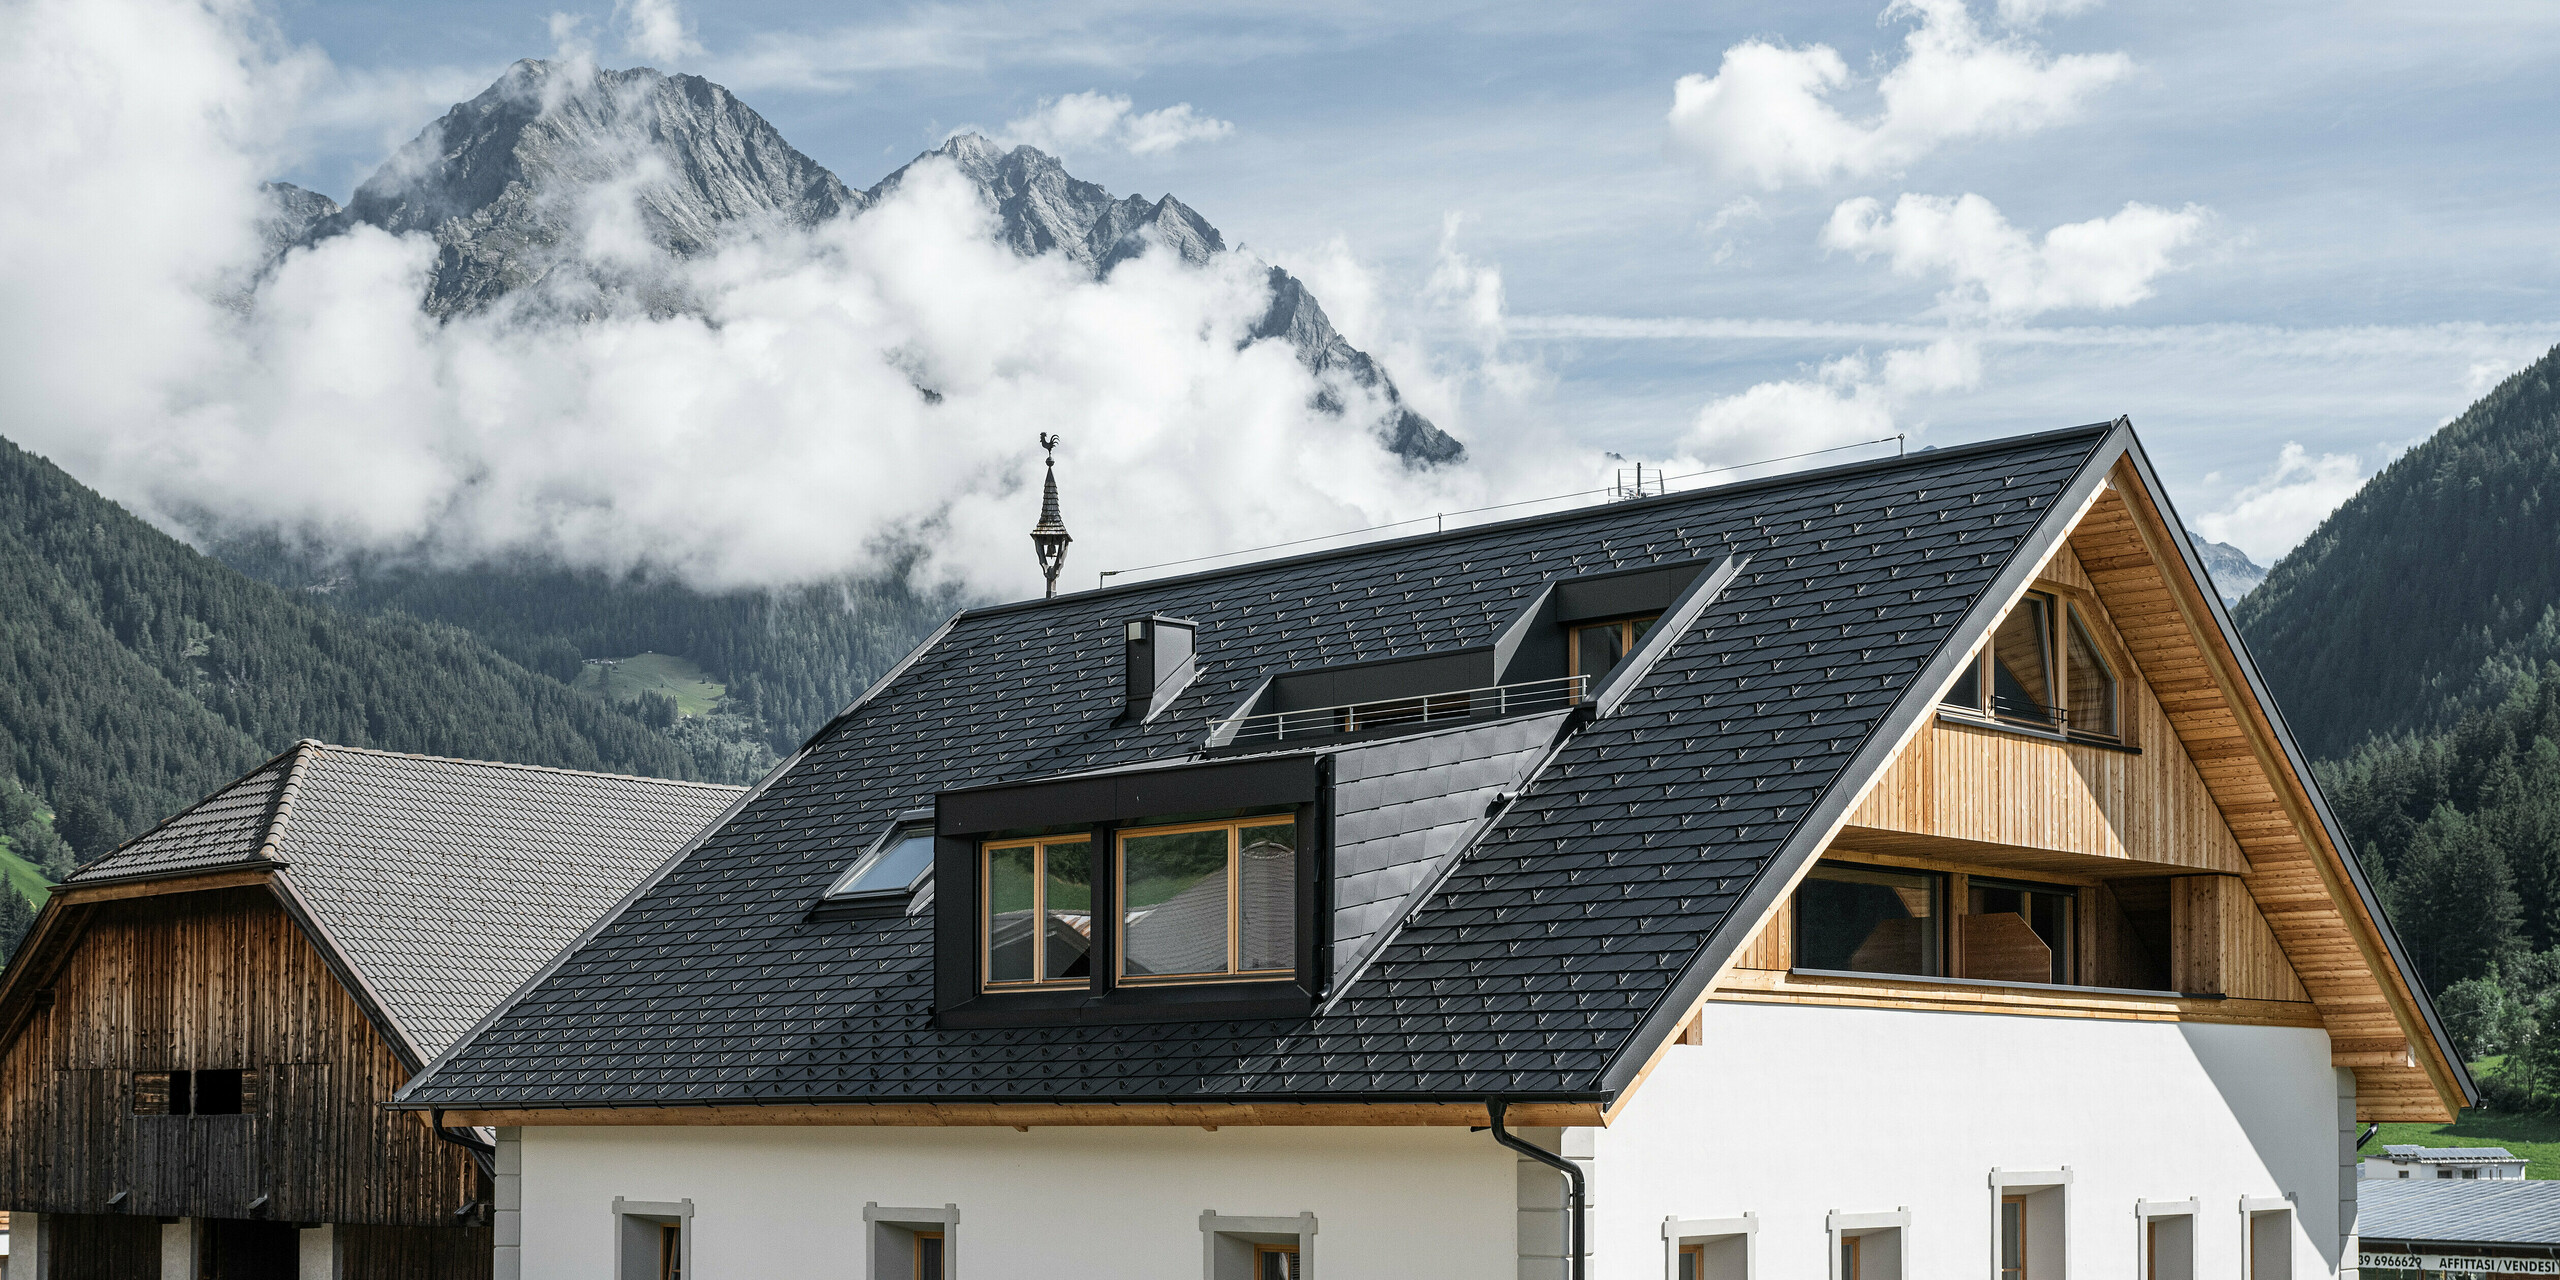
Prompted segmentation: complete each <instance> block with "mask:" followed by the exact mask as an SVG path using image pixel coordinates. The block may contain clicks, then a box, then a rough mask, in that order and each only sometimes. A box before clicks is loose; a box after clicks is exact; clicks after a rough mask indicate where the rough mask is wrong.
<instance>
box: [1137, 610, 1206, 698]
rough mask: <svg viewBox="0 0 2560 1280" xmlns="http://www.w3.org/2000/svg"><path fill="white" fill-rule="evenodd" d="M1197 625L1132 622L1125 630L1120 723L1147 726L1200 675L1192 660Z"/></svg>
mask: <svg viewBox="0 0 2560 1280" xmlns="http://www.w3.org/2000/svg"><path fill="white" fill-rule="evenodd" d="M1197 625H1198V624H1196V623H1193V622H1192V621H1190V620H1189V619H1186V618H1166V617H1160V616H1150V617H1144V618H1131V619H1130V620H1129V621H1128V622H1127V623H1126V624H1124V626H1123V627H1122V631H1121V634H1122V637H1123V639H1122V651H1123V656H1122V659H1121V671H1122V673H1123V675H1122V688H1123V689H1124V690H1126V694H1125V696H1124V697H1123V699H1122V701H1121V708H1120V722H1121V723H1123V724H1144V723H1146V722H1147V721H1149V720H1153V719H1155V718H1156V717H1157V716H1159V715H1162V714H1164V709H1165V708H1166V707H1167V706H1170V705H1172V703H1173V700H1174V697H1175V696H1176V695H1178V694H1180V693H1181V692H1182V691H1183V689H1184V688H1186V687H1188V686H1189V685H1190V683H1191V678H1192V676H1194V675H1196V674H1197V673H1198V667H1197V665H1196V664H1195V663H1194V662H1193V661H1192V658H1191V633H1192V631H1193V630H1194V629H1195V628H1196V627H1197Z"/></svg>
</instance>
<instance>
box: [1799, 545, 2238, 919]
mask: <svg viewBox="0 0 2560 1280" xmlns="http://www.w3.org/2000/svg"><path fill="white" fill-rule="evenodd" d="M2040 578H2041V581H2039V583H2038V584H2037V585H2038V586H2039V587H2042V588H2045V589H2049V590H2051V589H2059V594H2061V595H2063V596H2064V598H2066V599H2069V600H2071V601H2072V602H2073V603H2075V604H2077V605H2079V606H2080V610H2081V613H2082V616H2084V617H2085V618H2087V619H2088V621H2089V624H2090V628H2091V630H2092V631H2094V632H2096V633H2097V637H2098V642H2099V645H2100V647H2102V648H2104V649H2105V650H2106V651H2107V655H2106V656H2107V662H2108V665H2109V666H2111V667H2113V668H2115V671H2116V678H2117V691H2118V693H2117V702H2118V708H2119V710H2118V714H2119V715H2120V716H2121V717H2122V718H2123V720H2124V726H2123V728H2124V737H2125V740H2126V741H2127V742H2128V743H2129V744H2131V745H2134V746H2137V747H2139V748H2140V749H2141V753H2140V754H2138V755H2137V754H2133V753H2131V752H2124V751H2113V750H2109V749H2107V748H2105V747H2098V746H2086V745H2079V744H2072V743H2062V742H2055V741H2051V740H2048V739H2043V738H2034V737H2028V736H2025V735H2022V734H2016V733H2007V732H2003V731H2001V730H1998V729H1991V728H1975V727H1973V726H1970V725H1963V724H1951V723H1946V722H1939V723H1936V724H1932V725H1929V726H1927V727H1925V728H1923V729H1922V730H1921V731H1920V734H1919V736H1918V737H1916V738H1914V739H1913V740H1912V741H1911V743H1910V744H1909V745H1908V746H1906V747H1904V748H1903V750H1902V752H1901V753H1900V754H1899V755H1897V756H1896V757H1895V758H1894V760H1893V763H1892V764H1891V765H1889V766H1887V768H1886V770H1885V773H1884V776H1883V777H1882V778H1880V779H1878V780H1877V782H1876V784H1875V785H1874V786H1873V787H1871V788H1869V789H1868V792H1867V794H1866V796H1865V797H1864V798H1862V799H1861V800H1860V801H1859V803H1858V806H1857V808H1856V809H1854V810H1852V811H1851V812H1850V815H1849V823H1848V825H1849V826H1850V827H1851V828H1853V829H1858V830H1855V831H1853V832H1852V833H1851V834H1850V835H1849V836H1848V838H1847V839H1846V840H1845V841H1844V843H1855V844H1858V845H1860V847H1879V848H1882V847H1885V846H1884V842H1885V841H1889V840H1890V837H1891V835H1893V834H1904V835H1922V836H1931V837H1936V838H1939V839H1949V840H1966V841H1975V842H1979V843H1983V844H1995V845H2007V846H2012V847H2016V848H2021V849H2040V850H2051V851H2054V852H2059V853H2069V854H2080V855H2085V856H2090V857H2100V858H2118V859H2127V860H2132V861H2140V862H2151V863H2159V864H2163V865H2164V866H2167V867H2192V868H2195V869H2197V870H2204V871H2224V872H2235V873H2236V872H2243V871H2246V870H2248V867H2249V864H2248V861H2247V860H2246V859H2245V858H2243V857H2242V856H2241V853H2240V843H2239V841H2238V840H2237V839H2235V838H2234V837H2233V836H2232V834H2231V828H2230V827H2229V825H2227V824H2226V823H2224V821H2223V820H2222V813H2221V811H2220V810H2219V809H2218V808H2217V807H2216V806H2215V804H2214V798H2213V793H2212V792H2211V791H2210V790H2208V789H2207V788H2206V786H2205V783H2204V777H2203V775H2202V774H2200V773H2198V772H2197V770H2196V766H2195V763H2194V761H2192V760H2191V759H2189V758H2188V756H2187V751H2186V748H2185V746H2184V745H2183V744H2181V743H2180V742H2179V741H2178V735H2177V733H2176V732H2175V731H2174V730H2173V729H2172V728H2171V727H2170V724H2169V720H2168V716H2167V714H2166V712H2164V711H2163V710H2162V709H2161V705H2160V699H2159V697H2158V696H2157V695H2156V694H2154V693H2153V692H2152V691H2151V688H2150V686H2149V684H2148V683H2147V682H2145V681H2144V680H2143V678H2142V670H2141V667H2140V666H2139V665H2138V664H2137V663H2135V662H2134V661H2133V659H2132V655H2131V654H2130V653H2129V652H2127V651H2126V649H2125V647H2124V645H2123V644H2122V643H2121V642H2120V641H2118V640H2117V638H2116V635H2115V625H2114V620H2113V619H2112V618H2111V617H2109V616H2108V613H2107V610H2106V608H2105V606H2104V605H2103V604H2102V603H2101V602H2100V601H2099V600H2098V598H2097V595H2096V593H2095V591H2094V590H2093V589H2092V588H2091V587H2090V586H2089V580H2088V576H2087V575H2086V574H2085V573H2084V572H2082V570H2081V567H2080V562H2079V558H2078V557H2077V556H2075V555H2073V554H2072V552H2071V548H2070V547H2069V546H2067V545H2066V546H2064V547H2063V548H2062V549H2061V550H2060V551H2058V552H2056V553H2055V555H2054V557H2053V559H2052V560H2051V561H2049V562H2048V563H2047V564H2046V565H2045V566H2044V568H2043V570H2042V571H2041V574H2040ZM1910 851H1911V852H1918V850H1917V849H1916V848H1915V849H1912V850H1910Z"/></svg>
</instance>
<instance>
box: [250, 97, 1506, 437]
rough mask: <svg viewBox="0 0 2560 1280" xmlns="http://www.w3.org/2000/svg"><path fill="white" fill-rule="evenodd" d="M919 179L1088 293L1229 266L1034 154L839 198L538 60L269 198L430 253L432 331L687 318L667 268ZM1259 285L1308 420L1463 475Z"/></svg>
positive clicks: (279, 223)
mask: <svg viewBox="0 0 2560 1280" xmlns="http://www.w3.org/2000/svg"><path fill="white" fill-rule="evenodd" d="M928 160H939V161H948V162H949V163H950V164H952V165H953V166H954V167H956V168H957V169H958V170H959V171H960V173H961V174H962V176H964V177H965V178H967V179H968V180H969V182H970V183H971V184H973V185H974V186H975V187H976V188H977V189H978V191H979V193H980V194H981V196H982V197H983V198H984V199H985V200H986V202H987V204H988V206H989V207H990V208H992V209H993V210H994V211H995V213H996V216H997V220H998V227H999V229H998V235H999V237H1000V238H1001V239H1002V240H1003V241H1004V243H1005V244H1006V245H1008V246H1009V247H1011V248H1012V249H1013V251H1014V252H1016V253H1018V254H1021V255H1023V256H1025V257H1032V256H1037V255H1040V254H1044V253H1057V254H1063V255H1065V256H1066V257H1067V258H1068V259H1069V260H1071V261H1073V262H1075V263H1076V264H1077V265H1079V266H1081V267H1082V268H1084V269H1085V270H1086V271H1089V272H1091V273H1092V274H1093V277H1094V278H1095V279H1097V280H1099V279H1102V278H1104V277H1106V276H1108V275H1109V274H1110V273H1111V270H1112V268H1114V267H1116V266H1118V265H1119V264H1121V263H1123V262H1126V261H1128V260H1129V259H1131V258H1134V257H1137V256H1139V255H1140V254H1143V253H1145V252H1147V251H1148V249H1149V248H1151V247H1153V246H1155V245H1159V244H1161V245H1164V246H1165V247H1167V248H1169V249H1171V250H1172V251H1173V252H1175V253H1177V254H1179V255H1180V256H1181V257H1182V259H1183V260H1184V261H1186V262H1193V263H1204V262H1207V261H1209V260H1210V259H1211V258H1212V257H1214V256H1216V255H1218V254H1222V253H1226V252H1228V251H1229V249H1228V246H1227V242H1226V238H1225V237H1224V236H1222V235H1220V234H1219V233H1218V229H1217V228H1216V227H1213V226H1211V225H1209V221H1208V219H1206V218H1203V217H1201V216H1200V214H1199V213H1198V212H1196V211H1195V210H1193V209H1192V208H1191V207H1190V206H1188V205H1185V204H1184V203H1182V202H1181V201H1179V200H1176V199H1174V198H1173V197H1172V196H1171V195H1169V194H1168V195H1164V196H1160V197H1158V198H1156V199H1154V200H1148V199H1146V198H1144V197H1142V196H1137V195H1129V196H1120V197H1115V196H1113V195H1112V194H1111V193H1110V192H1109V191H1107V190H1104V189H1103V188H1102V187H1101V186H1099V185H1097V184H1095V183H1091V182H1086V181H1083V180H1081V179H1079V178H1077V177H1075V176H1074V175H1073V174H1070V173H1068V172H1067V170H1066V166H1065V165H1063V164H1061V163H1059V161H1058V158H1057V157H1055V156H1052V155H1050V154H1048V153H1047V152H1044V151H1041V150H1039V149H1038V148H1036V147H1027V146H1017V147H1013V148H1010V149H1008V148H1005V147H1003V146H1000V145H999V144H997V143H996V142H994V141H993V140H991V139H989V138H986V137H985V136H983V135H980V134H976V133H962V134H955V135H953V136H952V137H950V138H948V139H946V140H944V142H943V143H942V145H940V146H938V147H935V148H934V149H933V150H931V151H927V152H925V153H924V154H923V155H920V156H918V157H916V159H915V160H914V161H911V162H909V163H908V164H907V165H906V166H904V167H901V168H900V169H899V170H898V171H897V172H895V173H892V174H890V175H889V176H888V177H886V178H884V179H882V180H881V181H880V182H879V184H878V185H876V186H874V187H872V188H871V189H870V190H868V191H856V190H852V189H850V188H848V187H846V186H845V184H844V183H843V182H842V181H840V180H839V179H838V178H837V177H836V175H835V174H833V173H831V172H829V171H828V170H827V169H826V167H825V166H823V165H820V164H819V163H818V162H817V161H815V160H812V159H810V158H809V157H808V156H806V155H803V154H801V153H800V152H799V151H798V150H797V149H795V148H793V147H792V146H791V144H790V143H789V142H787V141H785V140H784V139H783V137H782V134H781V132H780V131H778V130H776V129H775V128H774V127H773V125H772V124H771V123H770V122H768V121H767V120H765V118H764V117H763V116H760V115H758V114H756V112H755V111H754V110H753V109H752V108H750V107H748V106H747V105H746V104H745V103H743V102H740V101H739V100H738V99H737V97H736V95H734V94H732V93H730V92H729V91H728V90H727V89H725V88H722V87H721V86H719V85H717V84H713V83H712V82H710V81H708V80H705V79H703V78H702V77H700V76H691V75H673V76H670V75H665V74H662V73H660V72H658V71H655V70H652V69H650V68H647V67H634V68H630V69H627V70H621V71H613V70H604V69H599V68H596V67H594V66H592V65H590V64H587V63H583V62H581V63H562V62H546V61H543V60H540V59H526V60H524V61H521V62H518V63H516V64H515V65H514V66H511V67H509V68H507V71H506V74H504V75H502V76H500V77H499V78H498V80H497V82H496V83H494V84H491V85H490V86H489V87H488V88H487V89H486V90H483V91H482V92H481V93H480V94H479V96H477V97H474V98H473V99H471V100H470V101H469V102H463V103H457V104H455V105H454V107H453V108H452V109H451V110H449V111H447V112H445V114H444V115H443V117H442V118H440V119H438V120H437V121H435V122H434V123H433V124H430V125H428V126H427V127H426V128H425V129H424V130H423V131H421V132H420V133H419V134H418V136H417V137H416V138H414V139H412V140H411V141H410V142H409V143H407V144H406V145H404V146H402V147H401V148H400V149H399V150H398V151H397V152H395V153H394V154H393V155H392V157H391V159H390V160H388V161H386V162H385V163H384V164H383V166H382V167H381V168H380V169H379V170H377V171H376V172H375V173H374V174H373V176H372V177H370V178H367V179H366V180H365V181H364V184H363V185H362V186H360V187H358V188H356V192H355V195H354V196H353V197H352V198H351V199H349V200H348V202H347V205H346V207H345V208H344V209H339V208H336V207H335V206H334V205H330V204H329V202H328V200H327V198H326V197H324V196H319V195H317V194H316V193H312V192H307V191H303V190H302V189H301V188H298V187H287V186H285V185H284V184H273V185H272V187H271V189H270V192H269V196H270V200H271V202H272V203H274V205H275V207H276V210H277V212H276V214H275V215H274V217H273V222H274V225H275V227H276V229H277V232H278V234H284V233H288V232H289V233H292V239H290V240H288V241H286V242H287V243H291V242H300V243H308V242H311V241H314V240H318V239H321V238H323V237H326V236H330V235H334V234H337V233H338V232H340V231H344V230H347V229H348V228H350V227H353V226H355V225H356V224H358V223H363V224H367V225H371V226H376V227H380V228H382V229H383V230H386V231H390V232H394V233H416V234H424V235H428V236H432V237H433V238H434V239H435V242H436V245H437V255H436V263H435V269H434V272H433V274H432V276H431V277H430V279H429V282H428V286H427V292H426V296H425V298H424V299H423V302H424V305H425V307H426V309H427V311H429V312H430V313H432V314H434V315H436V316H438V317H447V316H452V315H456V314H461V313H466V312H471V311H477V310H481V309H483V308H487V307H490V306H492V305H496V304H497V303H499V302H500V301H501V300H505V301H506V302H507V304H508V305H509V306H511V307H516V308H519V309H525V310H528V311H531V312H533V313H536V314H547V315H552V316H556V317H560V318H564V319H576V318H579V317H586V316H594V315H600V314H604V313H606V312H608V311H610V310H613V309H615V308H616V307H619V306H629V305H634V304H637V305H638V306H641V307H643V308H645V309H647V310H648V311H650V312H652V313H656V314H671V313H680V312H684V311H687V310H690V309H692V308H693V307H694V305H695V304H694V303H693V302H692V301H691V300H690V299H689V298H687V297H685V296H683V295H682V293H681V288H680V286H679V285H678V284H676V283H675V280H676V275H675V273H672V272H669V271H668V270H667V269H666V268H667V265H668V263H669V262H671V261H672V260H674V259H677V258H683V257H687V256H691V255H693V254H697V253H702V252H704V251H706V250H708V249H710V248H712V247H713V246H714V245H716V244H718V243H719V242H720V241H721V240H722V239H723V238H724V237H727V236H731V235H735V234H738V233H739V232H740V231H741V230H752V229H753V228H754V227H755V226H757V225H759V224H766V223H774V222H779V223H783V224H786V225H793V226H801V227H810V226H816V225H818V224H820V223H822V222H825V221H827V220H828V219H831V218H837V217H844V216H848V215H853V214H859V213H860V212H862V211H863V210H865V209H867V208H869V207H871V206H872V205H873V204H875V203H877V202H878V201H879V200H880V199H882V198H883V197H885V196H886V195H888V193H890V192H891V191H894V190H895V189H896V188H897V186H898V184H899V183H900V182H901V181H902V180H903V179H904V177H905V175H906V174H907V173H908V172H909V171H910V170H911V169H913V168H914V166H915V165H916V164H919V163H923V162H925V161H928ZM315 202H316V203H315ZM1270 281H1271V291H1272V293H1271V298H1272V300H1271V306H1270V308H1269V310H1268V312H1267V313H1266V314H1265V315H1264V316H1263V317H1262V319H1261V321H1260V322H1259V323H1258V324H1257V325H1255V327H1254V328H1253V330H1252V331H1251V333H1250V334H1249V335H1248V336H1247V337H1246V339H1245V340H1246V341H1248V342H1257V341H1264V340H1272V341H1280V342H1285V343H1287V344H1288V345H1289V347H1290V348H1291V349H1292V350H1293V351H1295V352H1296V353H1297V356H1298V358H1299V360H1300V362H1301V363H1303V364H1305V365H1306V366H1307V368H1308V369H1309V370H1311V371H1312V372H1314V373H1315V374H1316V375H1317V376H1318V377H1319V378H1321V379H1325V380H1326V382H1327V386H1328V389H1327V390H1326V391H1324V392H1322V393H1320V394H1319V395H1318V396H1317V398H1316V405H1317V406H1318V407H1319V408H1323V409H1326V410H1328V411H1330V412H1334V413H1346V412H1349V411H1350V408H1349V404H1348V403H1347V401H1348V400H1350V399H1354V398H1357V397H1352V396H1347V395H1346V394H1345V393H1346V392H1348V391H1349V390H1351V389H1352V388H1357V389H1359V390H1360V391H1364V392H1366V393H1368V395H1369V396H1370V397H1373V398H1374V400H1375V401H1382V402H1384V405H1385V408H1384V411H1383V413H1382V416H1381V418H1380V421H1379V422H1378V424H1377V434H1378V437H1379V440H1380V442H1381V443H1382V444H1384V445H1385V446H1386V447H1387V448H1389V449H1391V450H1393V451H1394V452H1395V453H1397V454H1398V455H1399V456H1401V457H1403V458H1404V459H1405V460H1406V461H1407V462H1408V463H1409V464H1412V465H1415V466H1429V465H1434V464H1437V463H1442V462H1453V461H1456V460H1458V459H1460V458H1462V457H1464V456H1465V453H1466V450H1465V448H1464V447H1463V446H1462V445H1460V444H1459V443H1458V442H1457V441H1456V440H1453V439H1451V438H1450V437H1449V436H1448V435H1447V434H1446V433H1444V432H1442V431H1441V430H1440V429H1439V428H1438V427H1435V426H1433V425H1432V424H1431V423H1430V421H1429V420H1428V419H1425V418H1424V417H1422V415H1420V414H1418V413H1415V412H1414V411H1413V410H1412V409H1411V408H1410V407H1408V406H1406V405H1405V403H1404V401H1403V397H1402V395H1401V394H1400V393H1399V392H1398V391H1397V390H1396V386H1395V383H1394V382H1393V381H1392V380H1391V379H1389V378H1388V377H1387V374H1386V371H1385V370H1383V369H1381V368H1379V367H1378V364H1377V362H1376V361H1374V360H1372V359H1370V358H1369V356H1368V355H1367V354H1365V353H1363V352H1361V351H1360V350H1358V349H1357V348H1355V347H1353V346H1352V345H1351V344H1350V343H1349V342H1347V341H1345V340H1344V339H1343V337H1342V335H1341V334H1339V333H1337V332H1336V331H1335V330H1334V327H1333V325H1332V322H1331V321H1330V320H1328V319H1327V318H1326V317H1325V314H1324V309H1323V308H1322V307H1320V306H1318V305H1317V304H1316V300H1315V297H1314V295H1313V294H1311V293H1309V292H1308V290H1307V288H1306V286H1305V285H1304V284H1302V283H1300V282H1299V281H1298V280H1297V279H1295V278H1294V277H1292V276H1290V275H1289V274H1288V273H1287V272H1285V271H1282V270H1280V269H1279V268H1277V267H1274V268H1271V270H1270Z"/></svg>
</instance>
